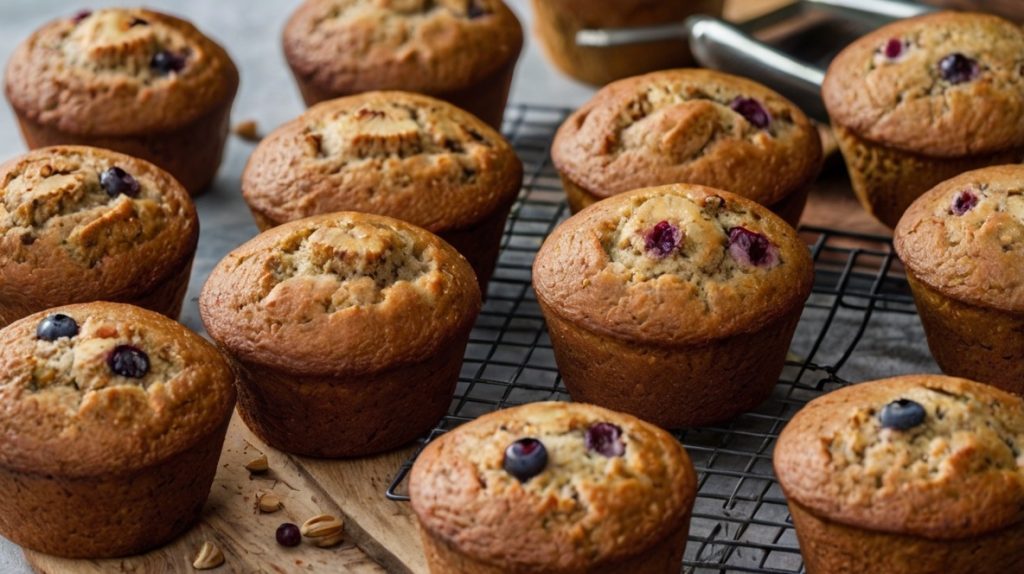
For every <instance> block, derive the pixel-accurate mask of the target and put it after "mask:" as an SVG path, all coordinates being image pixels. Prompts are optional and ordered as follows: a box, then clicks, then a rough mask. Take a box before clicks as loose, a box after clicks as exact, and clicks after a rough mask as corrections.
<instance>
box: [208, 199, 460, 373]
mask: <svg viewBox="0 0 1024 574" xmlns="http://www.w3.org/2000/svg"><path fill="white" fill-rule="evenodd" d="M199 310H200V313H201V315H202V318H203V323H204V324H205V325H206V329H207V330H208V331H209V333H210V336H211V337H213V339H214V340H216V341H217V342H218V343H220V344H221V345H223V346H224V347H226V348H227V349H229V350H230V351H231V352H232V353H233V354H235V355H238V356H240V357H241V358H242V359H243V360H245V361H248V362H252V363H257V364H260V365H264V366H267V367H270V368H276V369H278V370H280V371H284V372H288V373H293V374H303V375H327V376H331V375H351V374H361V373H372V372H377V371H380V370H383V369H387V368H393V367H398V366H401V365H405V364H410V363H415V362H418V361H421V360H423V359H424V358H425V357H429V356H431V355H432V354H434V353H436V352H437V351H438V349H440V348H441V347H443V346H444V345H447V344H450V343H451V339H452V337H453V336H455V334H456V333H458V332H461V331H463V330H464V329H466V328H468V327H469V325H470V324H471V323H472V322H473V320H474V319H475V318H476V315H477V313H478V312H479V310H480V290H479V288H478V287H477V283H476V276H475V275H474V274H473V269H472V268H471V267H470V266H469V263H467V262H466V260H465V259H464V258H463V257H462V256H461V255H459V253H458V252H457V251H455V249H454V248H453V247H451V246H450V245H448V244H447V243H445V242H444V241H442V240H441V239H439V238H438V237H437V236H435V235H433V234H431V233H429V232H427V231H425V230H423V229H421V228H419V227H415V226H413V225H411V224H408V223H405V222H403V221H399V220H397V219H392V218H390V217H383V216H378V215H370V214H363V213H355V212H340V213H330V214H326V215H318V216H314V217H309V218H306V219H300V220H298V221H293V222H291V223H286V224H284V225H280V226H278V227H275V228H273V229H271V230H269V231H266V232H264V233H261V234H260V235H258V236H256V237H255V238H253V239H251V240H249V241H248V242H247V243H245V244H243V245H242V246H241V247H239V248H237V249H235V250H234V251H232V252H231V253H229V254H228V255H227V256H226V257H225V258H224V259H222V260H221V262H220V263H218V264H217V267H216V268H214V270H213V272H212V273H211V274H210V277H209V279H208V280H207V281H206V285H205V286H204V287H203V292H202V295H201V296H200V298H199Z"/></svg>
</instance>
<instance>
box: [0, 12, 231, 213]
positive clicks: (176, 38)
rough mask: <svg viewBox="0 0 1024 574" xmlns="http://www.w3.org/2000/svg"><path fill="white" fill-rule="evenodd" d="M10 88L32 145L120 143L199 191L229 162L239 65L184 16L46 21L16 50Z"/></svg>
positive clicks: (88, 15) (99, 15)
mask: <svg viewBox="0 0 1024 574" xmlns="http://www.w3.org/2000/svg"><path fill="white" fill-rule="evenodd" d="M5 87H6V93H7V99H8V100H10V103H11V107H12V108H14V112H15V114H16V115H17V117H18V122H19V123H20V125H21V132H22V135H24V136H25V141H26V143H27V144H28V146H29V147H30V148H38V147H44V146H51V145H57V144H78V145H89V146H96V147H102V148H108V149H113V150H117V151H120V152H123V153H126V154H128V155H132V156H135V157H139V158H142V159H145V160H148V161H151V162H153V163H155V164H157V165H159V166H160V167H162V168H163V169H165V170H167V171H169V172H170V173H171V175H173V176H174V177H175V178H177V179H178V181H180V182H181V183H182V184H183V185H184V186H185V188H186V189H188V190H189V192H190V193H192V194H195V193H197V192H199V191H201V190H203V189H204V188H206V186H207V185H208V184H209V183H210V182H211V181H212V180H213V176H214V174H215V173H216V172H217V167H218V166H219V165H220V160H221V155H222V153H223V150H224V142H225V141H226V139H227V133H228V115H229V112H230V110H231V103H232V101H233V100H234V97H235V91H236V90H237V89H238V71H237V70H236V69H235V65H234V64H233V63H232V62H231V58H230V57H228V54H227V52H225V51H224V49H223V48H221V47H220V46H218V45H217V44H216V43H214V42H213V41H212V40H210V39H209V38H207V37H206V36H204V35H203V34H202V33H201V32H200V31H199V30H197V29H196V28H195V27H194V26H193V25H192V24H190V23H188V22H186V21H184V20H181V19H179V18H175V17H174V16H169V15H167V14H161V13H159V12H154V11H151V10H143V9H121V8H110V9H103V10H96V11H82V12H79V13H77V14H75V15H74V16H68V17H66V18H61V19H58V20H54V21H53V22H50V23H48V24H46V25H44V26H43V27H42V28H40V29H38V30H36V31H35V32H34V33H33V34H32V35H31V36H29V38H28V39H27V40H25V42H23V43H22V44H21V45H20V46H19V47H18V49H17V50H15V52H14V54H13V55H12V56H11V59H10V61H9V62H8V64H7V74H6V83H5Z"/></svg>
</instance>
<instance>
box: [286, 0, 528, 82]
mask: <svg viewBox="0 0 1024 574" xmlns="http://www.w3.org/2000/svg"><path fill="white" fill-rule="evenodd" d="M522 44H523V31H522V28H521V27H520V25H519V21H518V20H516V17H515V15H514V14H512V11H511V10H509V9H508V7H507V6H505V4H504V3H503V2H502V1H501V0H306V2H304V3H303V4H302V5H301V6H300V7H299V9H298V10H296V11H295V13H294V14H293V15H292V17H291V18H290V19H289V20H288V24H287V25H286V26H285V29H284V52H285V56H287V58H288V61H289V63H291V65H292V67H293V68H294V69H295V70H296V72H297V74H298V75H301V76H304V77H306V78H307V79H309V80H310V81H312V82H314V83H316V84H318V85H321V86H325V87H326V88H328V89H330V90H331V91H333V92H336V93H339V94H352V93H358V92H365V91H369V90H393V89H403V90H409V91H412V92H422V93H430V94H439V93H445V92H450V91H454V90H459V89H462V88H465V87H467V86H470V85H472V84H474V83H476V82H478V81H480V80H481V79H483V78H486V77H487V76H488V75H490V74H492V73H494V72H495V71H496V70H498V69H499V68H501V67H502V66H504V65H506V64H507V63H508V62H509V61H510V60H513V59H515V58H517V57H518V55H519V51H520V49H521V48H522Z"/></svg>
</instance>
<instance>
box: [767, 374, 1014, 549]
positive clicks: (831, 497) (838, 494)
mask: <svg viewBox="0 0 1024 574" xmlns="http://www.w3.org/2000/svg"><path fill="white" fill-rule="evenodd" d="M897 399H909V400H913V401H915V402H917V403H919V404H921V405H922V406H923V407H924V409H925V411H926V415H925V420H924V423H923V424H920V425H918V426H916V427H913V428H911V429H910V430H906V431H899V430H892V429H885V428H882V427H881V424H880V422H879V419H878V413H879V412H880V411H881V409H882V408H883V407H884V406H885V405H887V404H888V403H890V402H892V401H895V400H897ZM1021 445H1024V401H1022V400H1021V399H1020V398H1019V397H1015V396H1013V395H1011V394H1009V393H1006V392H1003V391H1001V390H999V389H996V388H993V387H990V386H987V385H983V384H981V383H975V382H973V381H968V380H966V379H957V378H952V377H945V376H941V375H910V376H903V377H894V378H890V379H883V380H880V381H872V382H867V383H861V384H857V385H853V386H850V387H845V388H842V389H840V390H837V391H834V392H831V393H829V394H827V395H824V396H822V397H820V398H817V399H815V400H813V401H811V402H810V403H808V404H807V406H806V407H804V408H803V409H802V410H801V411H800V412H798V413H797V414H796V416H794V417H793V419H792V420H791V421H790V422H789V424H787V425H786V428H785V429H783V431H782V434H781V435H780V436H779V439H778V443H777V444H776V446H775V454H774V457H773V460H774V465H775V473H776V475H777V476H778V479H779V483H780V484H781V486H782V488H783V490H784V492H785V494H786V496H787V497H788V498H789V499H791V500H795V501H796V502H797V503H799V504H800V505H802V506H803V507H806V508H807V509H809V511H810V512H812V513H813V514H814V515H815V516H817V517H819V518H821V519H825V520H829V521H833V522H837V523H840V524H845V525H847V526H853V527H857V528H862V529H867V530H871V531H876V532H889V533H893V534H904V535H913V536H920V537H924V538H929V539H943V540H944V539H962V538H968V537H972V536H979V535H983V534H988V533H992V532H995V531H997V530H1000V529H1003V528H1006V527H1009V526H1011V525H1013V524H1016V523H1019V522H1020V521H1021V520H1022V519H1024V457H1022V455H1021Z"/></svg>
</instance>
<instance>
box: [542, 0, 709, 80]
mask: <svg viewBox="0 0 1024 574" xmlns="http://www.w3.org/2000/svg"><path fill="white" fill-rule="evenodd" d="M722 4H723V2H722V0H686V1H685V2H665V1H663V0H596V1H595V0H533V13H534V28H535V30H536V32H537V38H538V39H539V40H540V43H541V46H543V47H544V51H545V53H546V54H547V55H548V58H550V60H551V61H552V62H553V63H554V64H555V65H556V66H558V68H559V69H560V70H562V71H563V72H565V73H566V74H568V75H570V76H572V77H573V78H576V79H577V80H580V81H583V82H587V83H590V84H594V85H597V86H601V85H604V84H607V83H608V82H613V81H615V80H619V79H622V78H627V77H630V76H635V75H637V74H643V73H645V72H653V71H655V70H665V69H668V68H678V67H680V66H687V65H690V64H692V63H693V57H692V56H691V55H690V48H689V46H688V45H687V43H686V40H682V39H679V40H665V41H660V42H643V43H639V44H628V45H624V46H609V47H601V48H598V47H588V46H579V45H577V44H576V33H577V32H579V31H580V30H584V29H588V28H628V27H634V26H657V25H661V24H678V23H681V22H682V21H683V20H686V18H687V17H689V16H692V15H694V14H710V15H712V16H720V15H721V14H722Z"/></svg>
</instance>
